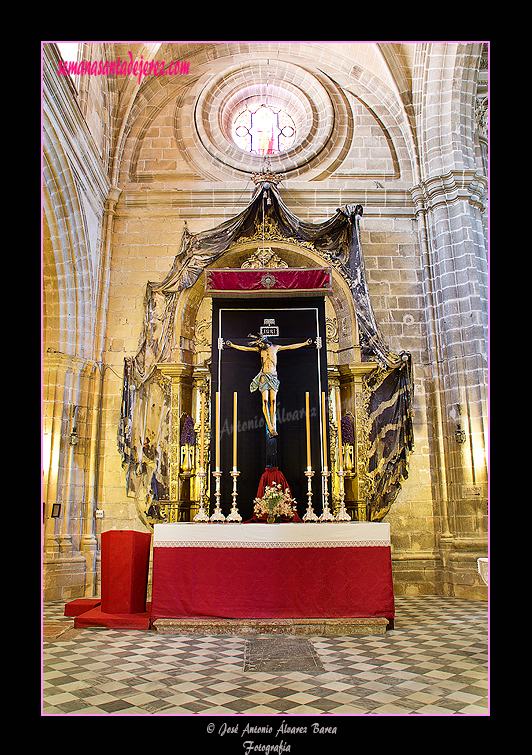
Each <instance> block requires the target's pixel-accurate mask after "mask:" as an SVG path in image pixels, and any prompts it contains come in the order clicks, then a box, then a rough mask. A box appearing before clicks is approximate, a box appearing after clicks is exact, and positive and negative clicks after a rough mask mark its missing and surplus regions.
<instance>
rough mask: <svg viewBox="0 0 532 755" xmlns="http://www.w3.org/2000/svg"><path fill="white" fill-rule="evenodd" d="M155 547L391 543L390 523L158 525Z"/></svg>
mask: <svg viewBox="0 0 532 755" xmlns="http://www.w3.org/2000/svg"><path fill="white" fill-rule="evenodd" d="M153 546H154V548H179V547H196V548H201V547H210V548H316V547H318V548H334V547H341V548H347V547H371V546H390V525H389V524H388V523H387V522H342V523H335V522H323V523H309V524H306V523H303V524H290V523H289V524H232V523H227V524H197V523H195V522H176V523H174V524H156V525H155V526H154V532H153Z"/></svg>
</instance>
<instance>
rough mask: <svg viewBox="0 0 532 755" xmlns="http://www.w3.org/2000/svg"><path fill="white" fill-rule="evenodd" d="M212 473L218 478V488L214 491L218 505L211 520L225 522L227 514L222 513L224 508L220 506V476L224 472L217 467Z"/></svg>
mask: <svg viewBox="0 0 532 755" xmlns="http://www.w3.org/2000/svg"><path fill="white" fill-rule="evenodd" d="M212 474H213V476H214V478H215V480H216V490H215V493H214V497H215V498H216V505H215V507H214V513H213V515H212V516H211V518H210V519H209V522H225V516H224V515H223V514H222V510H221V508H220V495H221V493H220V477H221V476H222V473H221V472H220V470H219V469H217V470H216V471H215V472H213V473H212Z"/></svg>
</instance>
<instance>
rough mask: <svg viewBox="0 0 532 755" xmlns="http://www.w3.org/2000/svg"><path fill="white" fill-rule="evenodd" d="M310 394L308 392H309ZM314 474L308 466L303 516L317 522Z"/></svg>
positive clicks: (305, 519)
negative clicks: (313, 492)
mask: <svg viewBox="0 0 532 755" xmlns="http://www.w3.org/2000/svg"><path fill="white" fill-rule="evenodd" d="M307 395H308V394H307ZM313 476H314V472H313V470H312V469H311V468H310V466H309V467H307V471H306V472H305V477H306V478H307V510H306V511H305V514H304V516H303V521H304V522H317V521H318V517H317V515H316V514H315V512H314V509H313V508H312V477H313Z"/></svg>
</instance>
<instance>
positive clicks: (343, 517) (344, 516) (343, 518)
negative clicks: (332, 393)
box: [336, 391, 351, 522]
mask: <svg viewBox="0 0 532 755" xmlns="http://www.w3.org/2000/svg"><path fill="white" fill-rule="evenodd" d="M336 420H337V423H338V467H339V468H338V470H337V473H336V474H337V475H338V477H339V478H340V508H339V510H338V513H337V514H336V521H337V522H350V521H351V517H350V516H349V514H348V513H347V511H346V508H345V503H344V499H345V485H344V475H345V472H344V455H343V446H342V412H341V408H340V391H336Z"/></svg>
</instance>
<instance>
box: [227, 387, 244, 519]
mask: <svg viewBox="0 0 532 755" xmlns="http://www.w3.org/2000/svg"><path fill="white" fill-rule="evenodd" d="M235 396H236V393H235ZM229 474H230V475H231V477H232V478H233V492H232V493H231V495H232V498H233V505H232V506H231V513H230V514H229V516H228V517H227V521H228V522H241V521H242V517H241V516H240V514H239V513H238V508H237V505H236V497H237V495H238V493H237V492H236V478H237V477H238V475H239V474H240V472H239V471H238V470H237V468H236V467H233V471H232V472H230V473H229Z"/></svg>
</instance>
